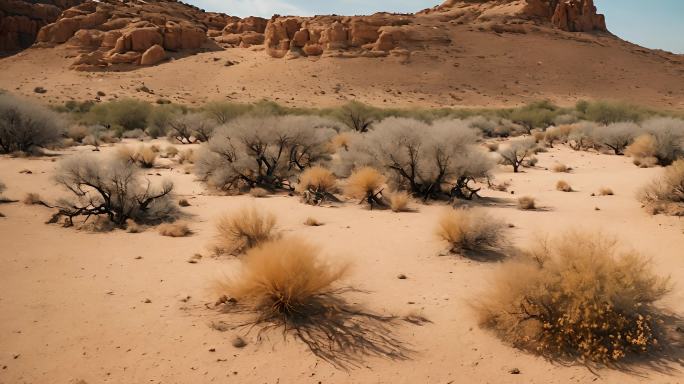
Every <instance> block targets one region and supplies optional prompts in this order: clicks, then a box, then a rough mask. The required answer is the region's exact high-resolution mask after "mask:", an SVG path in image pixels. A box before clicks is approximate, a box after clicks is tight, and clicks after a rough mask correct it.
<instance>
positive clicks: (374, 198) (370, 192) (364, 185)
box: [344, 167, 387, 209]
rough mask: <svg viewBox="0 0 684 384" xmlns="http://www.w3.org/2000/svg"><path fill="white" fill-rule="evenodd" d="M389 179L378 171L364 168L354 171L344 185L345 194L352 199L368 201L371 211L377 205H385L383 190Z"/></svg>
mask: <svg viewBox="0 0 684 384" xmlns="http://www.w3.org/2000/svg"><path fill="white" fill-rule="evenodd" d="M386 181H387V179H386V178H385V176H383V175H382V173H380V172H378V170H377V169H375V168H371V167H362V168H359V169H357V170H356V171H354V173H352V174H351V176H349V177H348V178H347V183H346V184H345V185H344V194H345V196H347V197H350V198H352V199H359V200H361V201H366V202H368V204H369V205H370V207H371V209H372V208H373V206H375V205H380V206H382V205H384V203H383V202H382V197H381V196H382V188H383V186H384V185H385V182H386Z"/></svg>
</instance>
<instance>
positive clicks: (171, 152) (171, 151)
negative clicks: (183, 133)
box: [164, 145, 179, 158]
mask: <svg viewBox="0 0 684 384" xmlns="http://www.w3.org/2000/svg"><path fill="white" fill-rule="evenodd" d="M178 152H179V151H178V148H176V147H175V146H173V145H167V146H166V148H164V156H165V157H167V158H172V157H176V155H178Z"/></svg>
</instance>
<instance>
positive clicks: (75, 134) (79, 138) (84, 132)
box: [66, 125, 90, 143]
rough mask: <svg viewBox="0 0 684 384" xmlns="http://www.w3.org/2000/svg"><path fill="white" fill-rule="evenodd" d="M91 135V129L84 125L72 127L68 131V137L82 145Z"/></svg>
mask: <svg viewBox="0 0 684 384" xmlns="http://www.w3.org/2000/svg"><path fill="white" fill-rule="evenodd" d="M88 135H90V129H89V128H88V127H86V126H84V125H72V126H70V127H69V128H68V129H67V131H66V136H67V137H68V138H70V139H72V140H74V141H75V142H77V143H82V142H83V139H85V138H86V137H87V136H88Z"/></svg>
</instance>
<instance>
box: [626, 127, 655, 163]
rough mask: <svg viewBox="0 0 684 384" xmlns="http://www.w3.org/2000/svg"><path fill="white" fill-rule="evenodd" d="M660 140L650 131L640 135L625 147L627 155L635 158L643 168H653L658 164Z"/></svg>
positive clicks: (635, 161)
mask: <svg viewBox="0 0 684 384" xmlns="http://www.w3.org/2000/svg"><path fill="white" fill-rule="evenodd" d="M657 154H658V142H657V141H656V139H655V137H653V135H651V134H649V133H645V134H643V135H640V136H638V137H637V138H636V139H634V141H633V142H632V144H630V145H629V146H628V147H627V148H625V155H626V156H630V157H633V158H634V160H633V161H634V164H635V165H636V166H639V167H641V168H651V167H655V166H656V165H657V164H658V159H657V158H656V155H657Z"/></svg>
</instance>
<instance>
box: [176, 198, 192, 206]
mask: <svg viewBox="0 0 684 384" xmlns="http://www.w3.org/2000/svg"><path fill="white" fill-rule="evenodd" d="M178 205H179V206H181V207H189V206H190V202H189V201H188V200H187V199H180V200H178Z"/></svg>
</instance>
